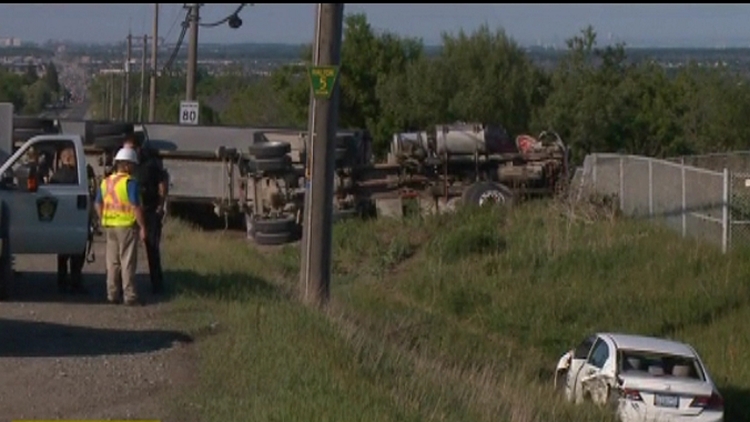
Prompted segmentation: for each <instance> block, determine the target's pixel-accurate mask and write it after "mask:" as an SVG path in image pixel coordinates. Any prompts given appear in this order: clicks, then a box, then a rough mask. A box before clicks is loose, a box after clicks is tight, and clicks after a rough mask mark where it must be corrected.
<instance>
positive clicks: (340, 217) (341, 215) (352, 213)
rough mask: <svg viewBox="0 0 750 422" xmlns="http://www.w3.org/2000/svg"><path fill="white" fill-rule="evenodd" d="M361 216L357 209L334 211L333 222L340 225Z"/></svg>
mask: <svg viewBox="0 0 750 422" xmlns="http://www.w3.org/2000/svg"><path fill="white" fill-rule="evenodd" d="M358 214H359V212H358V210H357V209H356V208H348V209H343V210H334V211H333V222H334V223H338V222H340V221H344V220H349V219H351V218H354V217H356V216H357V215H358Z"/></svg>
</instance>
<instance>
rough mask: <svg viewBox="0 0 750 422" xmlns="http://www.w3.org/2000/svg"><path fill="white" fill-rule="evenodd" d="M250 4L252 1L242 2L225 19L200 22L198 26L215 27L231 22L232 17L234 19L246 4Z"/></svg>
mask: <svg viewBox="0 0 750 422" xmlns="http://www.w3.org/2000/svg"><path fill="white" fill-rule="evenodd" d="M248 4H250V5H252V3H242V4H240V6H239V7H238V8H237V10H235V11H234V12H233V13H232V14H231V15H229V16H227V17H226V18H224V19H222V20H220V21H216V22H212V23H199V24H198V26H201V27H204V28H213V27H215V26H219V25H224V24H225V23H227V22H229V20H230V19H232V18H233V17H235V16H237V14H238V13H240V11H242V9H243V8H244V7H245V6H247V5H248Z"/></svg>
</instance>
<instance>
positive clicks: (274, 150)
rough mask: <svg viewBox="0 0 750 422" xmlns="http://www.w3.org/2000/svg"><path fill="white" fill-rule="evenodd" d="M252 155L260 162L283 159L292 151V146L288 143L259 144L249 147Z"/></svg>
mask: <svg viewBox="0 0 750 422" xmlns="http://www.w3.org/2000/svg"><path fill="white" fill-rule="evenodd" d="M248 151H249V152H250V155H252V156H253V157H255V158H256V159H259V160H264V159H271V158H281V157H284V156H285V155H287V154H288V153H289V152H291V151H292V146H291V145H289V144H288V143H287V142H276V141H271V142H259V143H257V144H252V145H250V146H249V147H248Z"/></svg>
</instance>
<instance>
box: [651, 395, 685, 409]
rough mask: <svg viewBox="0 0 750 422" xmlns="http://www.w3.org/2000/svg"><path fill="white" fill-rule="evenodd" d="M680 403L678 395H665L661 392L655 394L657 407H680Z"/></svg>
mask: <svg viewBox="0 0 750 422" xmlns="http://www.w3.org/2000/svg"><path fill="white" fill-rule="evenodd" d="M679 405H680V398H679V397H677V396H665V395H661V394H656V395H655V396H654V406H657V407H674V408H676V407H679Z"/></svg>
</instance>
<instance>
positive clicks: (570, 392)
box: [565, 336, 597, 402]
mask: <svg viewBox="0 0 750 422" xmlns="http://www.w3.org/2000/svg"><path fill="white" fill-rule="evenodd" d="M596 338H597V337H596V336H588V337H586V338H585V339H583V341H582V342H581V343H580V344H579V345H578V346H577V347H576V348H575V349H574V351H573V357H572V358H571V360H570V367H569V368H568V375H567V377H566V379H565V397H566V398H567V399H568V400H569V401H572V402H577V401H578V400H577V399H576V397H577V395H578V394H577V393H578V392H577V391H576V387H577V385H578V376H579V373H580V372H581V369H582V368H583V365H584V364H585V363H586V360H587V359H588V357H589V354H591V348H592V347H593V346H594V341H595V340H596Z"/></svg>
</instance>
